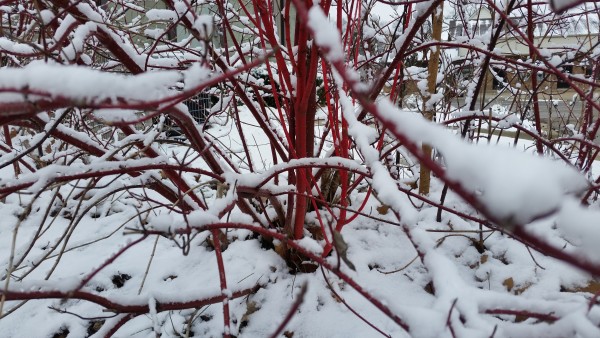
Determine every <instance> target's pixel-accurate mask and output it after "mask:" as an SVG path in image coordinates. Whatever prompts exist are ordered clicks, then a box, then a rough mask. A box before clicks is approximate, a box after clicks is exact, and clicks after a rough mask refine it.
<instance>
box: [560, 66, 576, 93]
mask: <svg viewBox="0 0 600 338" xmlns="http://www.w3.org/2000/svg"><path fill="white" fill-rule="evenodd" d="M562 70H563V73H564V74H572V73H573V66H562ZM569 87H570V85H569V83H568V82H566V81H564V80H563V79H562V78H560V77H558V80H557V81H556V88H569Z"/></svg>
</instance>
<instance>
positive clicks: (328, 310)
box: [0, 109, 600, 338]
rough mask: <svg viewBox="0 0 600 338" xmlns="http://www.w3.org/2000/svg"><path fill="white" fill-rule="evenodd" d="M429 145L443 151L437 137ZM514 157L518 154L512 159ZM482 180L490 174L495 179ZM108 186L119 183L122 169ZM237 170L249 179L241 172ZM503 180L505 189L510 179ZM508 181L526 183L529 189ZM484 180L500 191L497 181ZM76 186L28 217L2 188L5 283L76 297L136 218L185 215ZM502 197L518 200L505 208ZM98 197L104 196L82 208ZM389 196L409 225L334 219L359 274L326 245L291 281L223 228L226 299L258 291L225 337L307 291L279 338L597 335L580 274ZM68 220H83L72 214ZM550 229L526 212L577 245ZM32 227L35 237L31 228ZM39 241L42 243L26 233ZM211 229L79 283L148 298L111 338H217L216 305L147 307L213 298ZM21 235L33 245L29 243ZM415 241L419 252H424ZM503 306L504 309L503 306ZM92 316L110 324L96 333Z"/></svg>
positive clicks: (263, 160)
mask: <svg viewBox="0 0 600 338" xmlns="http://www.w3.org/2000/svg"><path fill="white" fill-rule="evenodd" d="M240 114H241V118H242V124H243V125H244V133H245V136H246V139H248V140H254V142H253V143H252V144H249V145H248V146H249V149H250V151H251V155H252V160H253V163H254V165H255V167H254V168H255V170H256V171H258V172H260V171H268V170H269V169H270V168H271V167H272V165H273V163H272V160H271V158H270V157H269V156H268V154H270V151H269V144H268V139H267V138H266V136H265V135H264V134H263V133H262V131H261V129H260V128H258V127H256V126H254V124H253V120H252V118H251V117H250V114H249V113H248V111H247V110H245V109H241V110H240ZM417 126H418V124H417ZM208 133H209V134H210V135H211V136H212V137H213V139H214V140H215V141H218V142H219V143H221V144H222V145H223V146H224V147H226V148H228V149H230V150H231V151H232V153H233V154H234V155H232V156H231V157H232V159H233V160H234V162H238V163H239V162H247V159H245V158H243V151H242V144H241V143H240V139H239V134H238V133H237V132H236V129H235V126H234V125H233V124H232V123H231V122H228V123H225V124H223V125H218V124H215V125H213V126H212V128H210V129H209V130H208ZM523 142H528V141H523ZM501 143H502V142H501ZM523 146H524V147H526V145H525V144H523ZM440 148H441V149H442V150H444V147H443V145H441V147H440ZM160 149H161V150H162V151H163V152H164V155H165V156H168V157H169V158H171V162H173V163H177V162H179V163H181V162H186V163H188V164H187V165H189V166H194V167H198V168H205V167H206V165H205V164H204V163H203V162H202V161H201V160H198V159H194V155H193V153H190V152H189V150H188V148H187V147H186V146H184V145H173V144H166V145H163V146H161V148H160ZM465 149H467V148H465ZM235 154H237V155H235ZM447 155H448V156H449V157H450V158H451V157H452V156H454V155H453V154H447ZM448 156H446V159H448ZM515 159H517V160H520V158H519V157H515ZM519 164H520V163H519V162H516V163H515V165H516V166H517V167H515V169H514V170H515V171H516V172H517V173H518V170H525V169H522V168H521V169H519V168H518V165H519ZM449 165H450V166H451V165H452V163H449ZM484 168H485V167H484ZM242 169H243V166H242ZM11 170H12V169H11V168H5V169H4V171H3V175H11ZM483 174H485V175H488V177H492V176H493V174H494V173H483ZM188 175H189V174H188ZM473 175H474V176H477V175H476V174H473ZM485 175H483V176H482V177H484V178H483V180H485ZM489 175H492V176H489ZM249 176H250V175H249ZM496 176H498V175H496ZM500 176H502V174H500ZM506 177H513V176H510V175H509V176H506ZM524 177H525V179H527V178H528V177H529V176H527V175H525V176H524ZM474 178H475V179H479V178H477V177H474ZM115 179H116V180H117V181H119V180H125V178H122V177H119V178H115ZM187 179H189V180H192V179H196V180H197V182H198V189H201V190H202V191H203V194H202V195H203V196H204V198H206V199H207V200H208V201H214V200H215V199H216V198H217V194H216V193H215V190H214V189H213V188H211V185H210V179H209V178H205V177H202V176H199V177H195V178H194V177H187ZM236 179H239V180H243V179H246V180H251V178H248V177H246V178H244V177H243V175H240V176H239V177H237V178H236ZM103 180H106V183H107V188H106V191H110V190H111V189H114V187H115V184H114V182H113V183H111V184H108V183H109V180H108V179H106V178H105V179H103ZM127 180H131V179H127ZM130 182H131V181H129V183H130ZM490 183H494V182H490ZM496 183H498V182H496ZM503 184H506V185H510V184H511V182H505V183H503ZM515 184H522V185H525V186H526V182H521V183H518V182H517V183H515ZM99 186H100V185H99ZM487 187H491V188H490V189H502V187H501V186H497V185H496V186H494V185H493V184H492V185H488V186H487ZM82 188H83V187H80V188H73V187H72V186H66V187H64V189H62V190H61V193H63V194H65V195H64V196H58V197H54V196H52V194H51V193H50V192H48V191H47V192H45V193H43V194H42V195H40V196H39V197H37V199H36V200H35V201H33V203H32V207H31V209H30V210H27V209H26V206H27V204H28V203H29V202H30V201H32V200H33V196H34V195H31V194H29V195H27V194H22V195H16V194H13V195H11V196H10V197H9V198H7V199H6V200H5V201H3V204H2V208H0V213H1V215H0V217H1V218H2V220H3V226H1V227H0V257H1V258H2V261H1V263H2V264H3V271H5V269H6V267H7V266H8V264H9V259H10V258H9V257H11V256H13V255H14V258H13V259H12V261H13V262H17V261H19V260H20V258H21V257H25V259H24V261H22V262H21V263H20V264H19V265H18V268H17V269H16V271H14V272H13V278H12V279H10V284H9V285H5V286H8V289H10V290H13V291H34V290H35V291H47V290H58V291H64V292H68V291H71V290H74V289H75V288H76V287H77V286H78V284H79V283H80V282H81V280H82V279H83V278H85V277H86V276H88V274H89V273H91V272H92V271H94V270H95V269H96V268H97V267H98V266H99V265H101V264H103V262H105V260H107V259H108V258H109V257H111V256H113V255H114V254H115V253H117V252H119V251H120V250H121V249H123V248H124V247H126V246H127V245H129V244H130V243H132V241H135V240H138V239H139V238H140V235H136V234H131V231H129V230H127V229H129V228H136V227H139V225H140V224H146V225H147V227H149V229H175V228H181V227H185V224H186V220H185V219H183V217H182V216H181V215H174V214H170V213H169V211H168V209H167V208H152V207H153V206H154V207H156V206H157V204H156V203H152V202H150V203H141V202H140V200H139V199H137V198H135V197H136V196H135V194H148V199H146V200H149V199H157V201H159V200H160V198H159V197H158V196H157V195H156V194H155V193H152V192H151V191H149V190H145V189H144V188H143V187H139V188H134V189H129V190H127V191H124V192H123V193H122V194H114V195H113V197H111V199H109V200H103V199H102V198H101V197H102V194H103V190H102V189H98V190H94V191H93V192H89V193H90V196H89V199H87V201H88V202H80V201H78V200H75V199H72V196H69V195H67V194H76V193H78V192H81V191H83V189H82ZM513 188H514V187H513ZM513 188H511V189H508V188H506V189H505V190H506V191H507V193H506V194H504V197H503V198H504V199H503V200H501V201H498V203H508V204H514V205H513V206H506V205H503V206H499V208H498V210H504V209H506V208H509V209H510V208H514V209H515V210H516V209H518V207H519V204H523V203H525V204H527V202H530V201H524V200H523V196H527V194H525V195H518V193H519V189H518V187H516V188H515V189H513ZM441 190H442V186H440V185H439V184H437V183H436V184H434V186H433V191H432V192H431V194H430V195H429V198H430V199H431V200H436V201H437V200H439V198H440V194H441ZM512 192H515V193H516V195H515V196H514V199H513V200H512V201H511V196H510V193H512ZM550 193H552V191H550ZM228 194H231V190H230V192H228ZM227 196H228V195H225V197H224V198H225V199H227V198H228V197H227ZM531 196H533V198H538V197H539V196H537V195H535V194H534V195H531ZM52 198H55V202H54V205H55V208H54V209H52V210H50V211H49V216H47V215H46V210H45V209H44V208H37V207H36V205H40V206H43V205H46V204H48V203H49V202H48V200H49V199H52ZM365 198H366V193H364V192H359V191H355V192H354V193H353V195H352V196H351V201H350V202H351V205H350V209H354V208H357V207H358V205H360V203H361V202H362V201H363V200H364V199H365ZM95 199H98V201H99V202H98V203H91V202H89V201H95ZM211 203H214V202H211ZM398 203H404V204H406V205H402V206H401V207H402V208H406V209H407V210H408V209H410V210H414V212H415V214H414V215H413V216H411V219H413V220H414V223H411V224H406V223H405V222H404V220H403V221H402V222H399V221H398V220H397V219H396V217H395V216H394V214H393V212H390V211H388V210H387V208H385V207H383V208H382V207H381V206H382V205H381V203H380V202H379V201H378V200H377V199H376V198H374V197H372V196H371V197H369V199H368V201H367V202H366V207H365V208H364V210H363V211H364V213H365V214H364V215H363V216H359V217H358V218H356V219H355V220H354V221H353V222H352V223H350V224H348V225H346V226H345V227H344V228H343V230H342V232H341V233H342V235H343V238H344V240H345V241H346V243H347V244H348V251H347V258H348V260H349V261H350V262H351V263H352V264H353V265H354V266H355V271H354V270H352V269H350V268H349V267H348V265H347V264H346V263H344V261H343V260H339V259H338V257H337V254H336V253H335V252H334V253H333V254H332V255H331V256H330V257H327V258H326V259H327V262H329V263H330V264H331V265H332V266H334V267H335V268H334V269H333V270H327V269H322V268H318V269H317V270H316V271H314V272H311V273H298V274H291V273H290V272H289V269H288V267H287V266H286V263H285V262H284V260H283V259H282V258H281V257H280V256H279V255H278V254H277V253H276V252H275V251H274V250H272V249H269V248H268V244H266V243H265V242H264V241H263V240H261V238H260V237H258V238H257V236H255V235H254V234H253V233H252V232H251V231H248V230H244V229H237V230H228V231H227V238H228V239H229V241H230V243H229V245H228V247H227V249H226V250H225V251H224V252H223V261H224V266H225V271H226V279H227V281H228V289H227V291H228V292H229V294H233V293H235V292H236V291H238V290H243V289H247V288H252V287H253V286H256V285H258V286H260V287H259V288H258V289H257V290H256V291H255V292H253V293H251V294H250V295H248V296H244V297H239V298H233V299H230V300H229V301H228V304H229V306H230V313H231V328H230V331H231V334H233V335H235V336H237V337H268V336H270V335H271V334H272V333H273V332H275V330H276V329H277V327H278V326H279V325H280V324H281V323H282V322H283V321H284V318H286V315H287V314H288V312H289V311H290V309H291V308H292V307H293V306H294V305H295V304H296V303H297V301H298V299H299V297H301V294H302V293H303V289H304V288H306V291H305V294H304V295H303V298H301V303H300V305H299V307H298V309H297V310H296V311H293V312H292V313H293V314H294V316H293V317H292V319H291V320H290V321H289V323H288V324H287V325H286V327H285V328H284V330H283V335H284V336H285V337H296V338H297V337H377V336H380V335H382V334H383V335H387V336H390V337H409V336H413V337H452V336H456V337H491V336H493V337H533V336H544V337H567V336H578V337H597V336H599V335H600V330H599V329H598V328H597V324H598V323H599V322H600V311H599V310H598V308H597V307H590V298H591V296H592V295H591V294H590V293H587V292H583V291H584V287H586V286H588V284H590V281H591V277H590V276H588V275H586V274H583V273H581V272H579V271H578V270H576V269H575V268H572V267H570V266H568V265H566V264H565V263H562V262H558V261H556V260H555V259H552V258H548V257H544V256H542V255H540V254H539V253H537V252H536V251H534V250H532V249H529V248H528V247H527V246H525V245H524V244H522V243H520V242H519V241H517V240H515V239H512V238H511V236H510V235H508V234H504V233H502V232H500V231H492V230H489V229H488V228H486V227H483V228H480V225H479V224H478V223H476V222H473V221H468V220H465V219H463V218H460V217H458V216H456V215H451V214H449V213H447V212H444V213H442V221H441V222H437V221H436V214H437V212H438V210H437V208H433V207H429V206H427V205H423V204H422V202H420V201H418V200H416V199H415V200H412V201H410V200H409V199H405V200H402V201H398ZM490 203H492V202H490ZM92 204H93V206H92ZM88 205H89V206H90V210H89V212H86V213H83V212H81V210H80V209H82V208H85V207H86V206H88ZM413 205H414V206H413ZM445 205H446V206H447V207H449V208H451V209H454V210H458V211H461V212H464V213H469V214H471V213H472V212H473V211H472V209H471V208H470V207H468V206H466V205H465V203H464V202H463V201H461V200H460V199H459V198H458V197H456V196H455V195H454V194H452V193H449V195H448V196H447V198H446V202H445ZM415 206H416V208H415ZM421 206H422V207H421ZM532 206H533V207H537V204H535V203H533V204H531V203H529V206H528V208H529V209H531V208H532ZM24 213H29V217H27V218H25V220H24V221H22V222H20V221H19V217H20V216H22V215H23V214H24ZM73 215H75V218H73ZM79 216H81V219H78V218H77V217H79ZM475 216H477V215H475ZM189 217H190V218H193V219H194V220H195V221H197V222H203V220H204V222H207V221H210V220H212V219H213V218H214V217H215V216H214V215H209V214H193V213H192V214H191V215H190V216H189ZM211 217H212V218H211ZM140 218H142V219H143V221H142V222H141V223H140V222H138V221H140ZM226 218H227V220H228V221H229V222H241V223H244V222H249V220H248V219H247V216H245V215H243V214H241V212H239V211H236V209H234V211H233V212H231V213H230V214H228V215H227V216H226ZM315 219H316V214H315V212H311V213H309V214H308V215H307V220H308V222H310V221H311V220H315ZM188 221H189V220H188ZM555 222H556V220H555V218H554V217H550V218H547V219H542V220H538V221H535V222H534V223H533V224H531V225H530V226H529V227H530V228H531V229H533V230H535V231H540V232H544V233H545V235H544V236H545V238H547V240H548V241H550V242H551V243H553V244H556V245H558V246H564V247H565V248H567V249H568V248H572V247H573V246H572V245H571V244H570V240H569V239H568V238H567V237H566V235H565V234H564V232H561V231H560V228H559V229H558V230H557V229H556V226H555ZM15 229H17V230H18V231H15ZM480 230H483V231H481V232H480ZM38 231H40V233H39V234H37V235H36V233H37V232H38ZM35 236H37V237H38V238H37V239H36V240H35V241H33V239H34V237H35ZM208 237H209V233H208V232H207V231H205V232H202V233H201V234H199V235H197V236H192V237H189V238H188V237H186V236H175V237H174V238H172V239H168V238H165V237H157V236H154V237H152V236H151V237H148V238H146V239H145V240H143V241H142V242H141V243H138V244H137V245H135V246H132V247H131V248H129V249H128V250H127V251H126V252H124V253H123V254H122V255H120V256H118V257H117V258H116V259H115V260H114V261H112V262H110V264H107V266H106V267H104V268H103V269H102V270H100V272H99V273H98V274H96V275H95V276H93V278H91V280H89V282H88V283H87V284H86V285H85V286H84V287H83V290H85V291H89V292H91V293H93V294H95V295H98V296H100V297H104V298H106V299H109V300H111V301H114V302H116V303H119V304H122V305H140V306H145V305H148V306H149V307H150V314H149V315H146V314H144V315H139V316H136V317H135V318H133V319H132V320H131V321H129V322H128V323H127V324H126V325H125V326H123V327H122V328H120V329H119V330H118V332H117V333H116V334H115V335H114V336H115V337H156V336H161V337H186V336H190V337H192V336H193V337H220V336H222V334H223V330H224V326H223V305H222V303H221V302H217V303H216V304H212V305H207V306H199V307H195V306H190V309H188V310H177V311H156V304H157V303H158V304H168V303H170V302H177V301H190V302H192V301H194V300H198V299H204V298H207V297H212V296H219V295H221V293H222V291H221V287H220V282H219V274H218V271H219V270H218V268H217V259H216V256H215V253H214V250H213V249H212V247H211V244H210V241H209V240H208ZM65 238H67V239H65ZM31 242H33V243H34V245H33V247H31V248H29V243H31ZM413 243H414V244H416V245H417V247H418V248H419V249H420V251H421V250H422V251H421V252H426V255H425V256H419V254H418V253H417V251H416V250H415V247H414V246H413ZM298 244H299V245H301V246H303V247H305V248H306V249H307V250H309V251H311V252H315V253H317V254H318V253H319V250H320V249H321V247H322V245H323V244H324V242H323V241H317V240H314V239H310V238H306V239H304V240H302V241H300V242H298ZM54 246H56V248H53V247H54ZM182 247H183V248H185V251H186V252H185V254H184V250H182ZM337 269H339V271H341V272H342V273H343V275H344V276H348V277H350V278H351V280H353V281H354V282H355V283H356V285H358V286H360V287H361V288H362V291H363V292H364V293H365V294H368V295H370V296H371V297H373V298H374V299H377V300H379V301H380V302H381V303H382V304H383V305H384V306H385V307H387V309H389V311H390V312H391V313H393V314H395V315H396V316H398V317H399V318H401V320H402V321H403V322H404V323H405V324H406V328H407V329H408V332H407V331H406V330H405V329H404V328H402V327H401V326H400V325H398V323H397V322H394V320H392V319H391V318H390V317H389V316H388V315H386V314H385V313H384V312H382V311H381V309H378V308H377V307H376V306H374V305H373V304H372V303H371V302H370V301H369V300H368V299H366V298H365V297H364V296H363V295H361V294H359V293H358V292H357V290H356V289H355V288H353V286H352V285H350V284H349V283H348V282H347V281H345V280H343V278H342V276H341V275H340V274H339V273H336V272H337V271H338V270H337ZM591 285H592V286H591V288H589V289H586V290H587V291H590V290H592V291H596V290H597V288H596V289H594V285H595V284H591ZM59 298H60V297H59ZM3 311H4V312H3V313H4V314H5V315H4V317H3V318H2V320H0V336H1V337H64V336H66V337H86V336H89V335H90V334H92V336H93V337H102V336H103V334H105V333H106V330H107V328H109V327H111V325H112V324H115V323H117V322H118V321H120V320H121V319H123V315H120V314H116V313H113V312H111V311H110V309H103V307H101V306H99V305H96V304H94V302H93V301H84V300H73V299H47V300H35V301H28V302H23V303H22V302H19V301H8V302H6V303H5V304H4V305H3ZM511 311H514V312H512V314H511ZM528 313H535V314H540V313H541V314H545V315H547V317H544V318H539V316H538V318H536V317H535V316H532V317H530V318H527V316H526V314H528ZM357 314H358V315H357ZM359 315H360V317H359ZM100 322H104V323H105V324H104V325H103V326H100V324H99V323H100ZM94 325H95V326H94ZM98 328H100V330H99V331H97V330H98ZM96 331H97V332H96ZM61 333H62V334H63V335H60V334H61ZM67 333H68V334H67ZM55 334H56V335H55ZM280 336H281V335H280Z"/></svg>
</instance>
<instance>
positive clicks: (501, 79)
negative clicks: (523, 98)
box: [492, 68, 506, 89]
mask: <svg viewBox="0 0 600 338" xmlns="http://www.w3.org/2000/svg"><path fill="white" fill-rule="evenodd" d="M492 76H493V78H492V88H493V89H503V88H504V87H505V86H506V72H505V71H504V70H502V69H500V68H492Z"/></svg>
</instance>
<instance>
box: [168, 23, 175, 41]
mask: <svg viewBox="0 0 600 338" xmlns="http://www.w3.org/2000/svg"><path fill="white" fill-rule="evenodd" d="M167 39H168V40H169V41H177V26H175V25H173V26H171V27H170V28H169V30H168V31H167Z"/></svg>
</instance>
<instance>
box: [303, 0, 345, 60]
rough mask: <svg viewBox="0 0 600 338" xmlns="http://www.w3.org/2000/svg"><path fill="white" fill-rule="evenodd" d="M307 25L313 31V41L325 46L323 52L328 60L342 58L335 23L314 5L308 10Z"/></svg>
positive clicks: (340, 41) (340, 42)
mask: <svg viewBox="0 0 600 338" xmlns="http://www.w3.org/2000/svg"><path fill="white" fill-rule="evenodd" d="M307 24H308V27H310V28H311V29H312V31H313V32H314V33H315V41H316V42H317V45H319V46H320V47H321V48H323V47H325V50H324V52H325V54H326V55H327V58H328V59H329V60H330V61H332V62H333V61H342V60H344V49H343V48H342V40H341V38H340V34H339V32H338V30H337V28H336V27H335V25H334V24H333V23H332V22H331V21H329V20H328V19H327V16H325V13H324V12H323V10H322V9H321V8H320V7H319V6H317V5H315V6H313V7H311V8H310V10H309V12H308V23H307Z"/></svg>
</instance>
